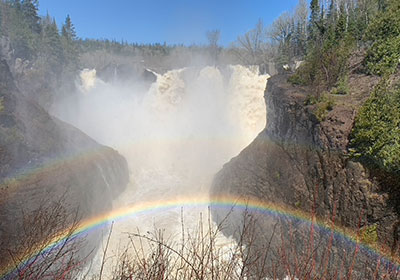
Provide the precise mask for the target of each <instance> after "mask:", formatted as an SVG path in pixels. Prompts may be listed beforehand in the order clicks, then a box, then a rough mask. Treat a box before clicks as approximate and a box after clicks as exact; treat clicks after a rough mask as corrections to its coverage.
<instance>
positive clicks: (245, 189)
mask: <svg viewBox="0 0 400 280" xmlns="http://www.w3.org/2000/svg"><path fill="white" fill-rule="evenodd" d="M286 80H287V77H286V76H285V75H278V76H274V77H272V78H271V79H270V80H269V81H268V85H267V89H266V93H265V99H266V104H267V112H268V113H267V126H266V128H265V130H264V131H262V132H261V133H260V134H259V135H258V136H257V138H256V139H255V140H254V141H253V142H252V143H251V144H250V145H249V146H248V147H247V148H246V149H244V150H243V151H242V152H241V153H240V154H239V155H238V156H237V157H235V158H233V159H232V160H231V161H230V162H229V163H227V164H226V165H225V166H224V167H223V169H222V170H221V171H220V172H219V173H218V174H217V175H216V176H215V178H214V182H213V186H212V191H211V195H213V196H218V195H221V194H230V195H235V196H237V195H241V196H249V197H255V198H257V199H261V200H266V201H270V202H274V203H278V204H283V205H287V206H290V207H293V208H299V209H301V210H304V211H308V212H310V210H311V209H312V207H313V205H314V202H313V201H314V195H316V203H315V204H316V213H317V215H318V216H320V217H323V218H331V217H332V214H333V209H334V208H335V207H336V208H337V211H336V221H337V222H338V223H339V224H341V225H343V226H346V227H350V228H353V229H357V227H359V226H361V227H364V226H370V225H373V224H375V225H376V226H377V233H378V237H379V240H384V241H386V242H387V243H388V244H390V246H395V245H396V243H397V239H398V234H397V232H398V224H399V223H398V221H399V209H398V207H399V205H398V201H399V200H398V199H396V197H399V196H398V191H397V192H396V191H393V190H389V189H388V188H387V186H385V184H384V183H382V181H380V180H379V179H377V178H376V177H374V176H373V175H372V174H371V172H370V171H368V170H367V169H366V168H365V167H364V166H363V165H362V164H360V163H358V162H354V161H352V160H350V159H349V158H348V157H347V156H346V154H347V146H348V142H349V140H348V139H349V134H350V132H351V129H352V126H353V123H354V118H355V112H354V110H353V109H352V108H351V106H341V105H337V106H335V107H334V108H333V110H332V111H330V112H329V113H328V115H327V117H326V118H325V120H324V121H322V122H319V121H318V120H317V118H316V116H315V115H314V114H313V112H312V110H311V106H305V105H304V104H305V98H306V92H305V91H304V90H302V89H299V88H294V87H293V86H291V85H289V84H288V83H287V82H286ZM360 218H361V224H360V225H359V221H360Z"/></svg>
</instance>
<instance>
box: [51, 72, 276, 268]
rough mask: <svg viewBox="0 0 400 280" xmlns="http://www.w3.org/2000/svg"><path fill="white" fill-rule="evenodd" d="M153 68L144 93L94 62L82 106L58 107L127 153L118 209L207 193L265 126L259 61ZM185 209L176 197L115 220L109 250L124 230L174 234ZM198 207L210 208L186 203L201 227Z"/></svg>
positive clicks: (191, 223) (85, 77)
mask: <svg viewBox="0 0 400 280" xmlns="http://www.w3.org/2000/svg"><path fill="white" fill-rule="evenodd" d="M156 75H157V81H156V82H155V83H153V84H152V85H151V86H150V89H149V90H148V91H147V92H145V93H143V92H135V91H134V90H132V89H131V88H126V87H123V86H120V87H119V86H116V85H115V84H107V83H105V82H103V81H101V80H99V79H98V78H96V72H95V70H84V71H82V73H81V80H82V81H81V86H80V90H81V94H80V95H79V100H78V101H79V106H78V109H77V110H76V111H75V112H74V113H73V114H71V113H67V112H66V111H62V110H56V111H55V113H56V114H57V115H58V116H59V117H60V118H62V119H64V120H65V121H67V122H70V123H72V124H73V125H75V126H77V127H78V128H80V129H81V130H83V131H84V132H86V133H87V134H88V135H90V136H91V137H93V138H94V139H96V140H97V141H99V142H100V143H102V144H105V145H109V146H111V147H113V148H115V149H116V150H118V151H119V152H120V153H122V154H123V155H124V156H125V157H126V159H127V160H128V163H129V166H130V172H131V183H130V185H129V186H128V188H127V190H126V191H125V192H124V193H123V194H122V195H121V196H120V197H119V198H118V199H117V200H116V201H114V203H113V204H114V208H115V209H117V208H119V207H125V206H129V205H133V204H135V203H140V202H143V201H158V200H168V199H173V198H174V197H176V196H180V197H182V196H190V197H194V198H196V197H202V198H204V196H205V195H207V194H208V188H209V185H210V183H211V180H212V177H213V175H214V174H215V173H216V172H217V171H218V170H219V169H220V168H221V167H222V165H223V164H224V163H225V162H227V161H229V160H230V159H231V158H232V157H234V156H236V155H237V154H238V153H239V152H240V151H241V150H242V149H243V148H244V147H246V146H247V145H248V144H249V143H250V142H251V141H252V140H253V139H254V138H255V136H256V135H257V134H258V133H259V132H260V131H261V130H262V129H263V128H264V127H265V121H266V120H265V116H266V112H265V102H264V98H263V93H264V89H265V85H266V80H267V79H268V77H269V76H268V75H259V74H258V68H256V67H244V66H227V67H224V68H223V69H218V68H215V67H205V68H202V69H198V68H184V69H179V70H171V71H169V72H166V73H165V74H163V75H160V74H156ZM181 211H182V207H181V206H179V205H177V206H176V207H174V208H171V209H169V210H168V211H158V212H151V213H148V212H144V213H142V214H137V215H132V216H130V217H128V218H125V219H123V220H122V221H119V222H115V223H114V225H113V233H112V236H111V239H110V246H109V248H110V249H109V254H110V255H113V254H116V250H117V249H118V248H121V247H124V243H123V241H121V240H127V241H128V239H127V238H126V237H127V236H126V232H136V231H137V229H139V230H140V231H141V232H147V231H153V230H154V228H158V229H165V232H164V234H165V235H166V236H168V237H169V236H177V233H179V232H180V231H181V227H182V225H181V218H182V217H181ZM200 212H202V213H205V214H207V207H204V208H202V209H199V208H198V207H197V208H190V207H186V206H185V207H184V209H183V215H184V221H185V222H184V223H185V225H184V226H185V227H186V228H189V229H190V228H191V227H192V228H194V227H196V226H197V225H198V221H199V213H200ZM221 238H223V237H221ZM225 241H226V240H225ZM121 242H122V243H121ZM102 253H103V252H102V250H99V253H98V255H97V256H96V258H95V260H94V264H96V262H99V260H100V259H101V254H102ZM94 267H96V266H94Z"/></svg>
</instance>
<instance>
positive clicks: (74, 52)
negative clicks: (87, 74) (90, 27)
mask: <svg viewBox="0 0 400 280" xmlns="http://www.w3.org/2000/svg"><path fill="white" fill-rule="evenodd" d="M76 40H77V36H76V32H75V27H74V25H73V24H72V21H71V18H70V16H69V15H67V17H66V19H65V23H64V25H63V26H62V29H61V42H62V46H63V50H64V59H65V63H66V65H68V68H70V69H71V70H73V71H74V70H75V69H76V68H77V66H78V55H79V51H78V47H77V45H76Z"/></svg>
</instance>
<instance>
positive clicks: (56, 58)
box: [41, 15, 64, 73]
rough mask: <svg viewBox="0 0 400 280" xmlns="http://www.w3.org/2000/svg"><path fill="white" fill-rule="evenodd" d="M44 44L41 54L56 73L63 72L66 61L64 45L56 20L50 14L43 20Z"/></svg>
mask: <svg viewBox="0 0 400 280" xmlns="http://www.w3.org/2000/svg"><path fill="white" fill-rule="evenodd" d="M42 46H43V47H42V49H41V54H42V57H44V58H45V60H46V64H48V66H49V67H50V68H51V69H52V70H53V71H55V72H56V73H61V70H62V66H63V61H64V59H63V56H64V54H63V47H62V44H61V38H60V35H59V32H58V28H57V24H56V21H55V19H52V18H51V17H50V16H49V15H47V16H46V17H45V19H44V20H43V32H42Z"/></svg>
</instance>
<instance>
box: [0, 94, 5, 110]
mask: <svg viewBox="0 0 400 280" xmlns="http://www.w3.org/2000/svg"><path fill="white" fill-rule="evenodd" d="M3 110H4V105H3V97H1V98H0V113H1V112H3Z"/></svg>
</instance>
